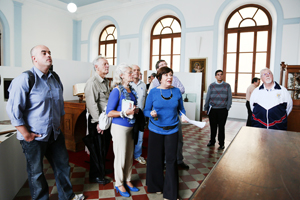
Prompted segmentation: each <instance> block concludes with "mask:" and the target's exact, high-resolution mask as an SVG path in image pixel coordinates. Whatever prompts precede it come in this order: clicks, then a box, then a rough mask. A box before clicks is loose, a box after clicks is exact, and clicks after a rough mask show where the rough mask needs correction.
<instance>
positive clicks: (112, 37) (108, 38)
mask: <svg viewBox="0 0 300 200" xmlns="http://www.w3.org/2000/svg"><path fill="white" fill-rule="evenodd" d="M114 39H115V38H114V36H113V35H108V36H107V39H106V40H114Z"/></svg>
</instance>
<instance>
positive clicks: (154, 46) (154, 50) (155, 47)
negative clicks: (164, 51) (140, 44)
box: [152, 39, 159, 55]
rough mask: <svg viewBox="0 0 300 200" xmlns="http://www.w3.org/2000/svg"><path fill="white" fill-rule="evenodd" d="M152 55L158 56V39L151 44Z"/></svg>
mask: <svg viewBox="0 0 300 200" xmlns="http://www.w3.org/2000/svg"><path fill="white" fill-rule="evenodd" d="M152 55H159V39H156V40H153V42H152Z"/></svg>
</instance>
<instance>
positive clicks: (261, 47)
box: [256, 31, 268, 51]
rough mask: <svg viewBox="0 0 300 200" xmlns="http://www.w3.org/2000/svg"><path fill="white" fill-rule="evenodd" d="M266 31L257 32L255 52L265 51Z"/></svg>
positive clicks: (266, 43) (266, 44) (266, 42)
mask: <svg viewBox="0 0 300 200" xmlns="http://www.w3.org/2000/svg"><path fill="white" fill-rule="evenodd" d="M267 46H268V31H259V32H257V44H256V51H267Z"/></svg>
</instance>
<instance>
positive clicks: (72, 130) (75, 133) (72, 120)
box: [62, 100, 87, 152]
mask: <svg viewBox="0 0 300 200" xmlns="http://www.w3.org/2000/svg"><path fill="white" fill-rule="evenodd" d="M64 108H65V115H64V117H63V125H62V127H63V130H62V132H63V133H64V135H65V141H66V147H67V149H68V150H70V151H74V152H77V151H82V150H84V143H83V141H82V138H83V137H84V136H85V135H86V127H87V122H86V116H85V115H86V105H85V103H84V102H83V103H80V102H79V100H73V101H65V102H64Z"/></svg>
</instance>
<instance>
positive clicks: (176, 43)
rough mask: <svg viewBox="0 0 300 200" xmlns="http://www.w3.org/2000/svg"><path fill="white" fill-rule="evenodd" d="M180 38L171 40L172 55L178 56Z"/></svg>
mask: <svg viewBox="0 0 300 200" xmlns="http://www.w3.org/2000/svg"><path fill="white" fill-rule="evenodd" d="M180 42H181V38H173V54H180Z"/></svg>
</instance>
